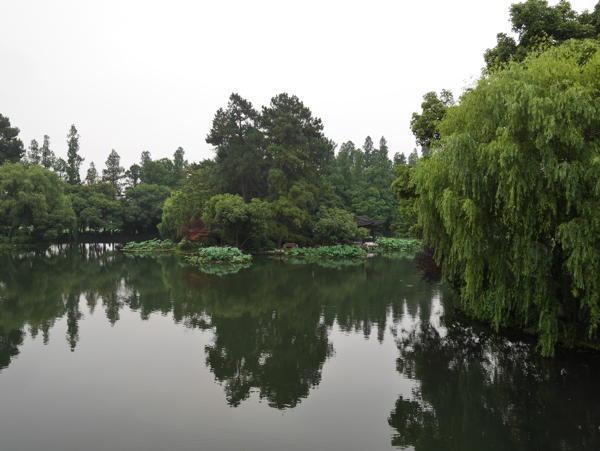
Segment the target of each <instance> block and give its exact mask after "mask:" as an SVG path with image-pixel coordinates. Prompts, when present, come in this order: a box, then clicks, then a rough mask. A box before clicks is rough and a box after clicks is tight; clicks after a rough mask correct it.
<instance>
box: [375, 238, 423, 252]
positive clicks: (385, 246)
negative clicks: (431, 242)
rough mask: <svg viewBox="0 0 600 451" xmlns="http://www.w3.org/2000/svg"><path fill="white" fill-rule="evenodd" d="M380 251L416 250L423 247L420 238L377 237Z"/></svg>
mask: <svg viewBox="0 0 600 451" xmlns="http://www.w3.org/2000/svg"><path fill="white" fill-rule="evenodd" d="M375 242H376V243H377V250H378V251H395V252H398V251H402V252H416V251H418V250H419V249H420V248H421V242H420V241H419V240H415V239H410V238H384V237H382V238H377V240H376V241H375Z"/></svg>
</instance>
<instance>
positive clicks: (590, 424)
mask: <svg viewBox="0 0 600 451" xmlns="http://www.w3.org/2000/svg"><path fill="white" fill-rule="evenodd" d="M438 319H439V318H438ZM436 322H437V321H435V320H427V321H422V323H421V327H417V328H416V329H414V330H412V331H409V332H407V333H406V334H405V335H404V336H402V337H401V339H400V340H399V347H400V353H401V356H400V358H399V359H398V371H400V372H401V373H403V374H404V375H405V376H406V377H409V378H411V379H415V380H416V381H418V385H417V388H415V389H414V390H413V394H412V396H411V397H410V398H405V397H402V396H401V397H400V398H399V399H398V400H397V401H396V406H395V409H394V410H393V411H392V413H391V415H390V417H389V424H390V425H391V426H392V427H393V428H395V429H396V434H395V435H394V437H393V439H392V445H394V446H398V447H408V446H413V447H414V448H415V450H416V451H426V450H432V451H433V450H436V451H437V450H440V449H444V450H473V451H475V450H482V449H485V450H509V449H510V450H538V449H539V450H546V449H561V450H588V449H590V450H591V449H600V431H599V429H598V427H599V425H600V409H595V410H590V409H589V406H598V405H600V404H599V402H600V387H599V386H598V384H597V382H596V381H597V375H598V371H599V370H600V362H598V361H594V362H592V361H590V358H589V357H588V358H586V359H585V360H586V362H585V363H582V362H581V359H579V361H576V360H575V359H573V357H570V358H567V357H562V358H558V359H556V360H552V361H550V360H541V359H539V358H538V356H537V355H536V353H535V352H534V349H532V347H531V346H530V345H528V344H526V343H522V342H519V341H514V342H510V341H508V340H507V339H502V338H500V337H498V336H491V335H489V334H488V333H487V332H485V331H477V330H476V329H473V328H472V327H466V326H464V325H461V324H460V323H459V322H455V321H453V322H452V323H451V324H449V325H448V326H447V327H440V325H439V323H438V324H436Z"/></svg>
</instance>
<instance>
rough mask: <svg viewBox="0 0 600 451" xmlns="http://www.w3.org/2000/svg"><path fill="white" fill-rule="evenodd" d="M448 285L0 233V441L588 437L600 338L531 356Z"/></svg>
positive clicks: (235, 443)
mask: <svg viewBox="0 0 600 451" xmlns="http://www.w3.org/2000/svg"><path fill="white" fill-rule="evenodd" d="M455 302H456V301H455V300H453V299H452V297H451V296H450V295H449V294H448V293H447V291H446V290H445V289H444V288H443V287H442V286H440V285H439V284H438V283H432V282H428V281H426V280H424V278H423V276H422V274H421V272H420V271H419V270H418V269H417V268H416V267H415V263H414V261H413V260H412V259H411V258H407V257H406V256H402V255H392V256H387V257H384V256H379V257H376V258H373V259H369V260H366V261H364V262H363V261H361V262H352V261H346V262H337V263H332V262H323V263H320V264H319V263H318V262H313V263H302V262H300V261H293V262H283V261H280V260H275V259H269V258H266V257H261V258H257V259H255V263H254V264H253V266H252V267H251V268H247V269H242V270H240V271H239V272H237V273H231V274H226V275H215V274H205V273H202V272H200V271H198V270H196V269H193V268H190V267H188V266H185V265H184V264H183V263H182V261H181V260H180V259H179V258H177V257H174V256H169V255H165V256H158V257H150V256H129V255H123V254H120V253H117V252H114V251H112V246H111V245H105V244H97V245H81V246H66V245H65V246H54V247H52V248H50V249H48V250H43V251H41V250H40V251H30V252H14V251H13V252H10V251H2V253H0V449H1V450H2V451H21V450H23V451H25V450H26V451H31V450H44V451H54V450H56V451H69V450H78V451H79V450H170V451H171V450H172V451H175V450H257V451H258V450H261V451H266V450H361V451H377V450H388V449H416V450H432V451H433V450H457V451H458V450H462V451H464V450H473V451H475V450H477V451H479V450H588V449H589V450H598V449H600V384H599V383H598V380H599V376H600V359H599V357H598V355H595V354H588V353H577V352H568V353H567V352H559V353H558V356H557V357H556V358H555V359H552V360H550V359H542V358H539V357H538V356H537V354H536V353H535V345H534V344H531V343H530V342H529V341H527V340H524V339H523V338H520V337H506V336H499V335H496V334H492V333H490V332H489V331H488V330H487V329H486V328H485V327H481V326H478V325H476V324H472V323H469V322H468V321H465V320H464V319H461V318H460V317H458V316H457V315H456V314H455V313H454V311H455V310H454V309H453V307H452V305H454V303H455Z"/></svg>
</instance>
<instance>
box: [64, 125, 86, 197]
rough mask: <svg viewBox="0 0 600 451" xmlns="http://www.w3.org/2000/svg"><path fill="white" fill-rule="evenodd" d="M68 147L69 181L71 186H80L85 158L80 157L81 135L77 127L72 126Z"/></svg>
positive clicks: (68, 137)
mask: <svg viewBox="0 0 600 451" xmlns="http://www.w3.org/2000/svg"><path fill="white" fill-rule="evenodd" d="M67 147H68V150H67V181H68V182H69V183H70V184H71V185H79V184H81V176H80V175H79V168H80V166H81V163H82V162H83V158H82V157H81V156H80V155H79V133H77V129H76V128H75V125H71V129H70V130H69V134H68V135H67Z"/></svg>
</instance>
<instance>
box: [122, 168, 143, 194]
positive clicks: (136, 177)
mask: <svg viewBox="0 0 600 451" xmlns="http://www.w3.org/2000/svg"><path fill="white" fill-rule="evenodd" d="M141 172H142V168H141V166H140V165H139V164H135V163H134V164H132V165H131V166H129V169H127V171H125V177H126V178H127V184H128V185H129V186H131V187H133V188H135V187H136V186H138V183H139V182H140V176H141Z"/></svg>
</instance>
